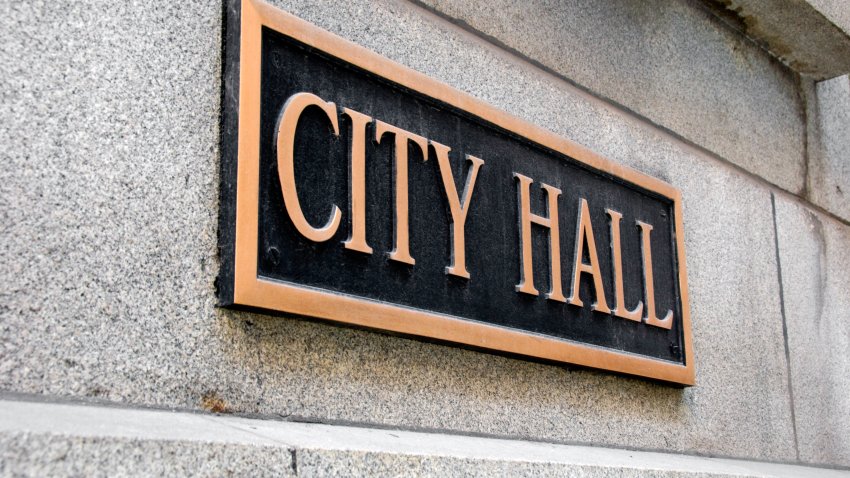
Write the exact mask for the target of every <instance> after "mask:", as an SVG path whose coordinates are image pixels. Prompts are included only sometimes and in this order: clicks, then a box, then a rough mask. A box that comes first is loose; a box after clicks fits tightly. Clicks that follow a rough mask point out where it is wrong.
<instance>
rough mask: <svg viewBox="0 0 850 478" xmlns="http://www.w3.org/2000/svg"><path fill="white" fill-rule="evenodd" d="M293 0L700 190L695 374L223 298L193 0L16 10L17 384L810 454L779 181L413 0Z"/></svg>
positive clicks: (7, 345) (313, 16)
mask: <svg viewBox="0 0 850 478" xmlns="http://www.w3.org/2000/svg"><path fill="white" fill-rule="evenodd" d="M277 4H278V5H280V6H281V7H283V8H285V9H287V10H288V11H291V12H293V13H295V14H297V15H298V16H300V17H302V18H305V19H306V20H308V21H311V22H313V23H315V24H317V25H319V26H321V27H323V28H326V29H329V30H331V31H333V32H335V33H337V34H340V35H342V36H343V37H345V38H348V39H350V40H353V41H355V42H358V43H360V44H362V45H364V46H366V47H367V48H370V49H373V50H375V51H378V52H379V53H381V54H383V55H386V56H388V57H390V58H391V59H394V60H396V61H399V62H401V63H403V64H406V65H408V66H410V67H412V68H414V69H417V70H419V71H421V72H423V73H426V74H428V75H431V76H433V77H435V78H437V79H439V80H441V81H444V82H447V83H449V84H450V85H452V86H454V87H456V88H459V89H461V90H463V91H466V92H468V93H470V94H472V95H473V96H476V97H478V98H480V99H482V100H484V101H486V102H488V103H490V104H493V105H495V106H497V107H499V108H502V109H504V110H506V111H508V112H510V113H512V114H514V115H516V116H519V117H521V118H523V119H526V120H528V121H530V122H532V123H534V124H537V125H541V126H543V127H545V128H548V129H550V130H552V131H554V132H555V133H557V134H559V135H562V136H565V137H569V138H572V139H574V140H576V141H578V142H579V143H582V144H584V145H586V146H588V147H590V148H591V149H594V150H595V151H598V152H599V153H601V154H603V155H605V156H608V157H609V158H611V159H612V160H613V161H615V162H617V163H619V164H624V165H628V166H631V167H634V168H636V169H638V170H640V171H643V172H646V173H647V174H650V175H653V176H656V177H659V178H661V179H664V180H666V181H668V182H670V183H672V184H673V185H674V186H676V187H679V188H680V189H682V191H683V197H684V211H685V217H686V219H685V241H686V249H687V262H688V266H689V281H690V291H691V313H692V314H691V315H692V320H693V327H694V343H695V357H696V360H697V386H696V387H694V388H690V389H686V390H681V389H675V388H671V387H668V386H663V385H659V384H655V383H651V382H647V381H643V380H638V379H631V378H624V377H620V376H617V375H613V374H608V373H604V372H597V371H588V370H581V369H576V368H574V367H568V366H553V365H546V364H539V363H532V362H527V361H523V360H518V359H512V358H505V357H500V356H495V355H491V354H485V353H480V352H473V351H468V350H463V349H458V348H453V347H448V346H444V345H435V344H430V343H424V342H419V341H416V340H410V339H405V338H398V337H392V336H387V335H382V334H378V333H374V332H368V331H359V330H352V329H345V328H339V327H336V326H332V325H329V324H325V323H317V322H311V321H306V320H302V319H294V318H288V317H272V316H269V315H264V314H254V313H246V312H236V311H229V310H221V309H217V308H216V307H215V294H214V285H213V282H214V279H215V276H216V273H217V267H218V264H217V260H216V223H217V213H218V211H217V208H218V204H217V194H218V187H217V181H218V177H217V171H218V157H217V141H218V137H217V128H218V120H219V118H218V114H219V95H220V81H219V77H220V64H219V62H220V51H221V49H220V47H221V44H220V41H221V38H220V30H221V23H220V20H221V18H220V15H221V11H220V8H219V7H220V5H214V4H213V5H211V4H208V3H204V2H191V1H189V2H180V3H179V4H172V3H165V2H163V3H162V4H159V5H156V6H151V5H137V4H132V3H127V4H124V3H117V4H108V5H104V6H102V7H100V6H98V7H97V8H96V7H95V6H93V5H91V4H87V3H73V4H70V5H67V6H65V7H64V8H61V9H60V8H55V4H48V3H42V2H28V3H14V4H12V3H5V4H2V5H0V42H2V45H3V48H0V73H2V74H0V86H1V87H0V117H3V118H4V123H3V125H2V127H0V144H3V145H4V148H3V149H2V151H0V158H2V160H3V163H4V164H5V165H8V167H7V168H4V169H3V170H2V171H0V223H2V224H3V228H2V229H0V234H2V237H0V240H2V243H3V245H4V247H2V248H0V280H2V282H3V284H4V287H3V288H2V289H0V299H2V300H0V333H2V335H3V337H4V340H3V341H2V342H0V389H2V390H7V391H16V392H25V393H36V394H43V395H69V396H75V397H89V398H98V399H106V400H111V401H116V402H122V403H133V404H143V405H153V406H161V407H178V408H189V409H193V410H210V411H230V412H238V413H250V414H262V415H265V416H283V417H301V418H304V419H309V420H312V421H323V422H338V421H342V422H356V423H367V424H370V425H379V426H392V427H399V428H413V429H445V430H450V431H452V432H461V433H480V434H492V435H497V436H507V437H525V438H533V439H539V440H549V441H570V442H584V443H592V444H595V445H607V446H618V447H629V448H644V449H657V450H675V451H688V452H695V453H708V454H715V455H728V456H738V457H748V458H758V459H766V460H792V459H794V457H795V450H794V440H793V427H792V421H791V417H790V400H789V396H788V393H787V392H788V391H787V385H786V384H787V376H786V366H785V363H784V361H783V357H784V352H783V350H784V348H783V339H782V321H781V314H780V307H779V291H778V281H777V280H776V262H775V251H774V238H773V232H772V231H773V229H772V216H771V212H770V211H771V209H770V193H769V191H768V190H767V189H766V188H765V187H764V185H763V183H761V182H759V181H757V180H755V179H752V178H750V177H749V176H748V175H746V174H742V173H741V172H740V171H739V170H737V169H736V168H731V167H729V166H728V164H726V163H724V162H722V161H718V160H717V159H715V158H713V157H711V156H710V155H707V154H705V153H704V152H703V151H701V150H699V149H698V148H694V147H692V146H689V145H688V144H684V143H683V142H681V141H679V140H678V139H676V138H675V137H674V136H672V135H670V134H668V133H666V132H664V131H663V130H661V129H657V128H654V127H652V126H651V125H648V124H647V123H646V122H644V121H639V120H636V119H635V117H634V116H633V115H631V114H629V113H628V112H624V111H622V110H619V109H617V108H615V107H613V106H612V105H610V104H609V103H607V102H604V101H600V100H599V99H597V98H594V97H593V96H591V95H589V94H587V93H586V92H584V91H582V90H580V89H578V88H576V87H575V86H573V85H571V84H569V83H567V82H565V81H563V80H561V79H558V78H556V77H554V76H552V75H549V74H547V73H544V72H542V71H541V70H539V69H537V68H533V67H529V65H528V64H527V63H525V62H522V61H518V60H517V58H516V57H515V56H513V55H510V54H506V53H505V52H504V51H502V50H499V49H497V48H495V47H494V46H493V45H492V44H489V43H487V42H484V41H482V40H481V39H480V38H477V37H475V36H472V35H470V34H468V33H466V32H464V31H462V30H461V29H459V28H457V27H456V26H455V25H452V24H450V23H448V22H445V21H444V20H441V19H439V18H437V17H436V16H434V15H431V14H429V13H427V12H425V11H424V10H423V9H421V8H419V7H417V6H414V5H412V4H409V3H405V2H397V1H393V0H386V1H378V2H370V1H366V0H353V1H350V2H329V1H328V2H324V1H320V2H313V1H306V0H305V1H298V0H292V1H288V0H281V1H279V2H277ZM777 137H784V136H782V135H778V136H777ZM742 290H746V291H747V294H746V295H745V294H742V292H741V291H742ZM754 303H757V304H759V310H758V317H757V318H758V320H755V318H754V315H753V308H752V307H753V306H752V304H754Z"/></svg>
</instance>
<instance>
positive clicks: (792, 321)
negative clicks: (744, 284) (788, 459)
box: [776, 197, 850, 466]
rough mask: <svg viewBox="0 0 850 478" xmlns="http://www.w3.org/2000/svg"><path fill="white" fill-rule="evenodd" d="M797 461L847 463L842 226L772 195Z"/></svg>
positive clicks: (849, 230)
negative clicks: (789, 364)
mask: <svg viewBox="0 0 850 478" xmlns="http://www.w3.org/2000/svg"><path fill="white" fill-rule="evenodd" d="M776 216H777V227H778V230H779V234H778V238H779V252H780V263H781V265H782V284H783V291H784V295H785V314H786V320H787V324H788V345H789V349H790V356H791V378H792V384H793V387H794V412H795V416H796V423H797V435H798V437H799V442H800V458H801V459H802V460H804V461H807V462H811V463H831V464H841V465H844V466H850V395H848V390H850V312H848V311H850V295H848V284H850V268H848V265H850V226H847V225H846V224H842V223H840V222H838V221H835V220H834V219H830V218H829V217H827V216H825V215H823V214H819V213H815V212H812V211H810V210H808V209H806V208H804V207H802V206H800V205H799V204H796V203H795V202H792V201H789V200H786V199H782V198H781V197H777V201H776Z"/></svg>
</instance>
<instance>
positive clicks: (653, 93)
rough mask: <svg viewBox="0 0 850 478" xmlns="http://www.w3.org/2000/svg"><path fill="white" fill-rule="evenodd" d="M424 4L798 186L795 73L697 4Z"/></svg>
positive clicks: (801, 164) (544, 0)
mask: <svg viewBox="0 0 850 478" xmlns="http://www.w3.org/2000/svg"><path fill="white" fill-rule="evenodd" d="M421 3H422V4H424V5H426V6H427V7H428V8H429V9H433V10H435V11H437V12H439V14H441V15H445V16H447V17H449V18H450V19H452V21H454V22H457V23H460V24H461V25H463V26H465V27H468V28H471V29H473V30H476V31H478V32H480V34H482V35H483V36H486V37H488V38H491V39H492V40H493V41H494V42H496V43H498V44H503V45H505V46H506V47H508V48H509V49H511V50H514V51H516V52H518V53H519V54H521V55H523V56H525V57H527V58H529V59H530V60H531V61H532V62H534V63H537V64H540V65H542V66H543V67H544V68H546V69H547V70H550V71H552V72H554V73H555V74H557V75H560V76H563V77H565V78H568V79H569V81H572V82H575V83H576V84H577V85H579V86H580V87H582V88H586V89H587V90H589V91H591V92H592V93H593V94H595V95H600V96H602V97H604V98H607V99H610V100H611V101H612V102H614V103H616V104H620V105H623V106H624V107H625V108H628V109H629V110H632V111H634V112H635V113H637V114H638V115H640V116H643V117H645V118H646V119H648V120H649V121H650V122H652V123H654V124H657V125H659V126H660V127H662V128H666V129H668V130H670V131H673V132H675V133H676V134H678V135H681V136H682V137H683V138H685V139H686V140H687V141H690V142H693V143H695V144H697V145H699V146H701V147H703V148H705V149H707V150H709V151H711V152H712V153H714V154H717V155H718V156H720V157H722V158H724V159H725V160H727V161H731V162H732V163H734V164H736V165H738V166H740V167H742V168H744V169H746V170H748V171H750V172H752V173H754V174H756V175H758V176H761V177H763V178H765V179H766V180H768V181H770V182H772V183H774V184H776V185H778V186H780V187H782V188H784V189H786V190H788V191H791V192H795V193H796V192H799V191H800V190H802V189H803V187H804V184H803V174H804V169H805V159H804V151H805V146H804V141H805V131H804V130H805V124H804V116H803V105H802V103H801V101H800V99H799V96H798V94H797V90H796V86H795V77H794V74H793V73H792V72H791V71H790V70H789V69H787V68H786V67H784V66H783V65H781V64H780V63H778V62H777V61H775V60H774V59H773V58H772V57H771V56H770V54H769V53H768V52H766V51H764V50H763V49H761V48H759V46H758V45H756V44H754V43H753V42H752V41H750V40H749V39H747V38H745V37H744V36H743V35H742V34H740V33H739V32H737V31H735V30H733V29H731V28H729V27H728V26H727V25H726V24H724V23H723V22H722V21H720V20H719V19H717V18H715V17H714V16H713V15H711V14H710V13H708V12H707V11H706V10H705V7H703V6H700V5H699V4H698V3H697V2H690V1H664V0H653V1H648V2H647V1H644V2H621V1H617V0H606V1H598V2H582V1H552V0H534V1H526V2H512V1H510V0H500V1H497V2H476V1H474V0H421ZM541 12H546V14H543V15H541Z"/></svg>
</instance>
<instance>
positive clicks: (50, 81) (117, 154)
mask: <svg viewBox="0 0 850 478" xmlns="http://www.w3.org/2000/svg"><path fill="white" fill-rule="evenodd" d="M220 17H221V9H220V6H219V5H216V4H214V3H210V2H205V1H187V2H177V3H174V2H159V3H158V4H147V3H144V4H142V3H135V4H134V3H125V2H113V3H104V4H100V3H95V2H73V3H69V4H63V5H57V4H55V3H53V2H23V3H20V2H19V3H15V2H4V3H3V4H0V44H2V47H0V52H2V53H0V72H2V74H0V117H2V118H3V122H2V127H0V144H2V145H3V148H2V152H0V157H2V163H3V164H4V166H5V167H4V168H2V171H0V221H2V224H3V228H2V233H0V234H2V244H3V247H0V273H2V278H3V279H2V280H3V287H2V290H0V304H2V305H0V331H2V335H3V337H4V338H3V340H2V342H0V387H2V388H3V389H7V390H8V389H14V390H18V391H28V392H38V393H45V394H55V395H74V396H88V397H94V398H102V399H109V400H128V401H135V402H143V403H171V404H177V405H180V406H193V407H201V406H204V404H205V403H207V404H209V403H213V402H215V399H216V397H219V396H225V397H226V400H227V401H228V403H227V404H226V405H225V406H226V407H230V406H235V407H240V406H247V405H243V404H240V403H239V401H245V403H246V404H247V403H248V402H250V401H251V400H252V393H251V390H252V388H253V389H255V390H256V377H255V376H254V375H253V374H251V373H250V372H249V370H251V369H252V368H256V365H257V362H256V351H255V347H253V346H252V345H251V339H250V333H249V332H248V331H246V328H245V326H244V324H243V323H242V322H233V321H231V320H229V319H226V318H222V317H220V316H218V315H217V314H216V312H215V308H214V304H215V297H214V294H213V289H212V288H213V280H214V278H215V274H216V269H217V263H216V218H217V215H218V211H217V184H218V178H217V167H218V158H217V155H216V151H217V141H218V132H217V128H218V120H219V97H220V88H219V85H220V80H219V76H220V65H219V63H220V51H221V23H220V21H221V19H220ZM254 394H256V393H254ZM231 401H235V403H230V402H231ZM219 405H220V404H219Z"/></svg>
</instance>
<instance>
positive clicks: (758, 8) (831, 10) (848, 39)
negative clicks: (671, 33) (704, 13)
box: [703, 0, 850, 79]
mask: <svg viewBox="0 0 850 478" xmlns="http://www.w3.org/2000/svg"><path fill="white" fill-rule="evenodd" d="M703 1H704V2H705V3H706V4H707V5H708V6H709V8H711V9H712V10H714V12H715V13H716V14H717V15H718V16H720V17H721V18H724V19H725V20H726V21H727V22H729V23H730V24H732V26H733V27H735V28H737V29H739V30H741V31H742V32H743V33H744V34H746V35H747V36H749V37H750V38H752V39H754V40H755V41H757V42H758V43H760V44H762V45H764V47H765V48H766V49H767V50H769V51H770V52H771V53H772V54H773V55H775V56H776V57H777V58H779V59H781V60H782V61H783V62H784V63H786V64H787V65H788V66H790V67H791V68H792V69H793V70H794V71H797V72H798V73H802V74H804V75H810V76H812V77H814V78H816V79H826V78H833V77H835V76H839V75H843V74H845V73H847V72H850V35H848V31H850V24H848V23H847V21H848V17H847V15H846V14H845V13H843V10H844V9H845V8H846V7H841V6H840V3H838V2H835V1H833V0H817V1H808V0H703Z"/></svg>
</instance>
